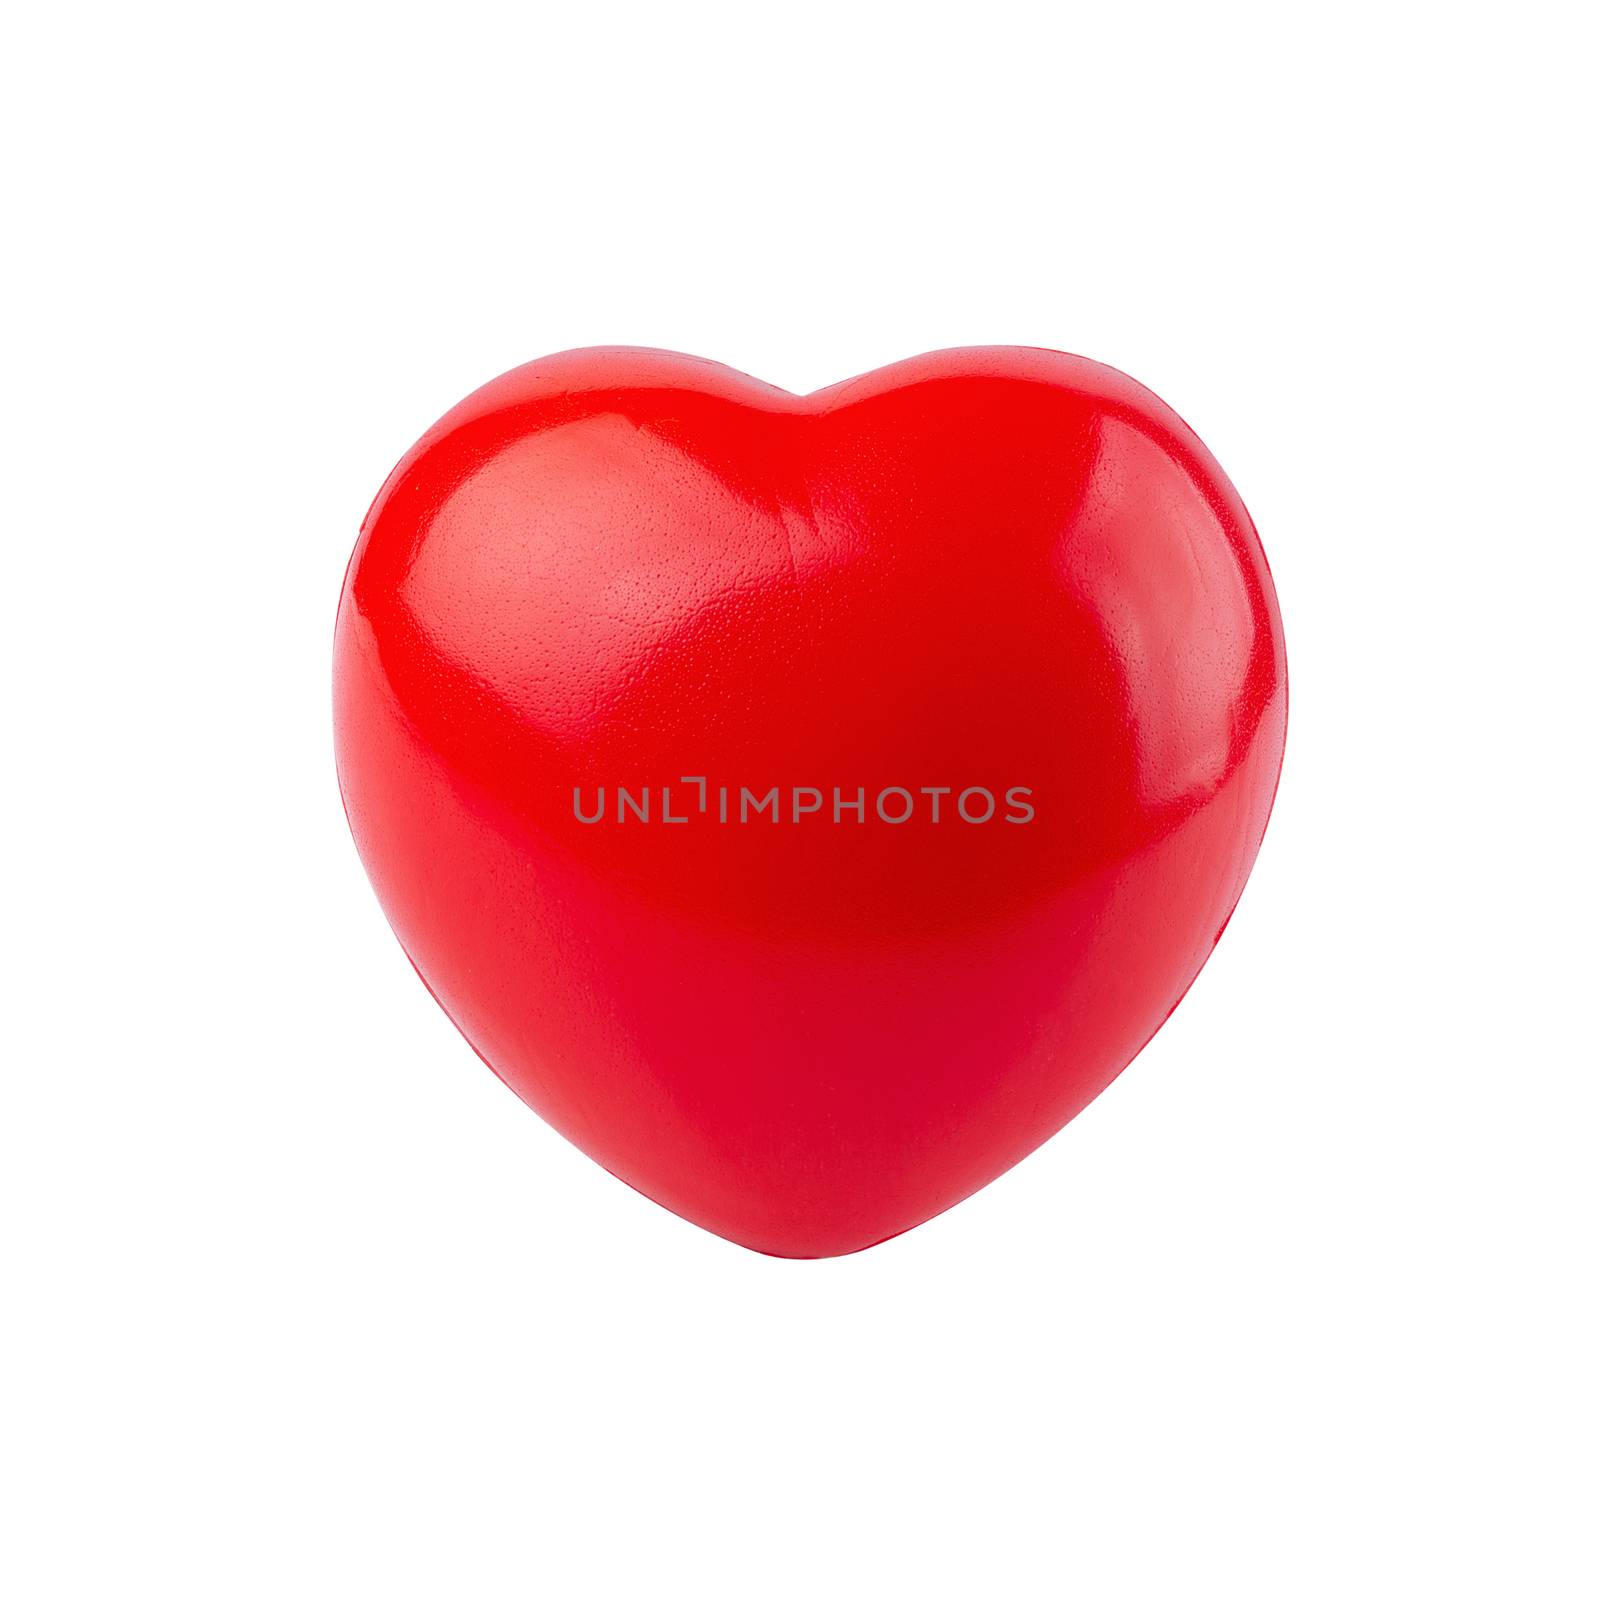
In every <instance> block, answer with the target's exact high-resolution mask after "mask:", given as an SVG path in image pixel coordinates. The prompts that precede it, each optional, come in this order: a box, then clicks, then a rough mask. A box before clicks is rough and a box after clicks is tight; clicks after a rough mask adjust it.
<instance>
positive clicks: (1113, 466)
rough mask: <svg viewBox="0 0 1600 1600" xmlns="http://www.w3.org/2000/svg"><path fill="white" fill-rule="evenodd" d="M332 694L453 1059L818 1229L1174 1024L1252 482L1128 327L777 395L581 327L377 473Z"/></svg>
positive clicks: (1265, 603)
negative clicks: (1092, 355)
mask: <svg viewBox="0 0 1600 1600" xmlns="http://www.w3.org/2000/svg"><path fill="white" fill-rule="evenodd" d="M334 701H335V723H336V737H337V752H338V767H339V781H340V786H341V789H342V791H343V794H344V800H345V807H346V811H347V814H348V816H349V819H350V826H351V830H352V832H353V833H354V835H355V840H356V844H357V846H358V848H359V849H360V852H361V856H362V860H363V861H364V862H365V864H366V867H367V871H368V873H369V874H370V876H371V879H372V882H373V885H374V887H375V888H376V890H377V892H378V896H379V898H380V900H381V901H382V903H383V906H384V909H385V911H386V912H387V914H388V916H389V920H390V922H391V924H392V925H393V927H394V929H395V932H396V933H397V934H398V935H399V938H400V941H401V943H402V944H403V945H404V947H405V949H406V952H407V954H408V955H409V956H410V957H411V959H412V961H413V963H414V964H415V966H416V968H417V970H418V972H419V973H420V974H421V976H422V978H423V980H424V981H425V982H426V984H427V985H428V987H429V989H430V990H431V991H432V992H433V994H434V995H435V997H436V998H437V999H438V1001H439V1003H440V1004H441V1005H442V1006H443V1007H444V1008H445V1010H446V1011H447V1012H448V1013H449V1015H450V1016H451V1018H452V1019H453V1020H454V1021H455V1022H456V1024H457V1026H458V1027H459V1028H460V1029H461V1031H462V1032H463V1033H464V1034H465V1035H466V1037H467V1038H468V1039H469V1040H470V1041H471V1043H472V1044H473V1046H474V1047H475V1048H476V1049H477V1051H478V1052H479V1054H480V1055H482V1057H483V1058H484V1060H486V1061H487V1062H488V1063H489V1065H490V1066H491V1067H492V1068H493V1069H494V1071H495V1072H496V1073H498V1074H499V1076H500V1077H501V1078H502V1079H504V1081H505V1082H506V1083H507V1084H509V1085H510V1086H511V1087H512V1088H513V1089H514V1090H515V1091H516V1092H517V1093H518V1094H519V1095H520V1096H522V1098H523V1099H524V1100H526V1101H527V1102H528V1104H529V1105H531V1106H532V1107H533V1108H534V1109H535V1110H536V1111H538V1112H539V1113H540V1115H541V1116H543V1117H545V1118H546V1119H547V1120H548V1121H549V1122H551V1123H552V1124H553V1125H554V1126H555V1127H556V1128H558V1129H559V1130H560V1131H561V1132H562V1133H563V1134H565V1135H566V1136H567V1138H569V1139H570V1140H572V1141H573V1143H575V1144H577V1145H578V1146H579V1147H580V1148H582V1149H583V1150H585V1151H587V1152H588V1153H589V1154H590V1155H591V1156H592V1157H593V1158H594V1159H595V1160H596V1161H598V1162H600V1163H601V1164H602V1165H603V1166H605V1167H606V1168H608V1169H609V1170H610V1171H611V1172H613V1173H615V1174H616V1175H617V1176H618V1177H620V1178H622V1179H624V1180H625V1181H626V1182H628V1183H630V1184H632V1185H633V1186H634V1187H635V1188H637V1189H639V1190H641V1191H642V1192H644V1193H645V1194H647V1195H649V1196H651V1197H652V1198H654V1199H655V1200H658V1201H659V1202H660V1203H661V1204H662V1205H664V1206H668V1207H670V1208H671V1209H672V1210H673V1211H676V1212H678V1213H679V1214H680V1215H682V1216H684V1217H687V1218H689V1219H690V1220H692V1221H694V1222H697V1223H699V1224H700V1225H701V1226H703V1227H705V1228H709V1229H711V1230H713V1231H714V1232H716V1233H719V1234H722V1235H724V1236H726V1237H727V1238H729V1239H733V1240H737V1241H738V1242H739V1243H741V1244H745V1245H748V1246H750V1247H752V1248H753V1249H757V1250H762V1251H768V1252H771V1253H773V1254H777V1255H789V1256H821V1255H834V1254H839V1253H843V1252H846V1251H851V1250H858V1249H861V1248H863V1247H865V1246H867V1245H871V1244H874V1243H876V1242H878V1241H879V1240H882V1239H885V1238H888V1237H890V1236H892V1235H893V1234H896V1233H899V1232H901V1231H902V1230H904V1229H906V1228H910V1227H913V1226H915V1225H916V1224H917V1223H919V1222H922V1221H924V1220H926V1219H927V1218H928V1217H931V1216H933V1215H934V1214H935V1213H937V1212H939V1211H941V1210H943V1209H944V1208H945V1207H947V1206H950V1205H953V1204H955V1203H956V1202H957V1201H959V1200H961V1199H962V1198H964V1197H965V1196H966V1195H969V1194H971V1193H972V1192H973V1191H974V1190H975V1189H977V1188H979V1187H980V1186H981V1185H983V1184H985V1183H988V1182H989V1181H990V1180H991V1179H992V1178H994V1177H996V1176H997V1175H998V1174H1000V1173H1001V1172H1004V1171H1005V1170H1006V1168H1007V1167H1009V1166H1011V1165H1012V1164H1013V1163H1014V1162H1016V1161H1018V1160H1020V1159H1021V1158H1022V1157H1023V1156H1025V1155H1027V1154H1028V1152H1029V1151H1030V1150H1032V1149H1034V1148H1035V1147H1036V1146H1037V1145H1038V1144H1040V1143H1041V1142H1042V1141H1043V1140H1045V1139H1048V1138H1049V1137H1050V1135H1051V1134H1053V1133H1054V1132H1056V1130H1057V1129H1059V1128H1060V1127H1061V1126H1062V1125H1063V1124H1064V1123H1065V1122H1067V1121H1068V1120H1069V1119H1070V1118H1071V1117H1072V1116H1074V1115H1075V1114H1076V1113H1077V1112H1078V1111H1079V1110H1081V1109H1082V1107H1083V1106H1085V1105H1086V1104H1087V1103H1088V1102H1089V1101H1090V1100H1092V1099H1093V1098H1094V1097H1095V1096H1096V1095H1097V1094H1099V1093H1100V1091H1101V1090H1102V1089H1104V1088H1105V1086H1106V1085H1107V1084H1108V1083H1110V1081H1111V1080H1112V1079H1113V1078H1114V1077H1115V1076H1116V1075H1117V1073H1118V1072H1120V1071H1121V1069H1122V1068H1123V1067H1124V1066H1125V1065H1126V1064H1127V1062H1128V1061H1129V1060H1130V1059H1131V1058H1132V1057H1133V1056H1134V1055H1135V1053H1136V1052H1137V1051H1138V1050H1139V1049H1140V1048H1141V1047H1142V1046H1143V1045H1144V1044H1145V1042H1146V1041H1147V1040H1148V1039H1149V1038H1150V1036H1151V1035H1152V1034H1153V1033H1154V1032H1155V1031H1156V1029H1157V1028H1159V1027H1160V1025H1161V1023H1162V1022H1163V1021H1164V1020H1165V1019H1166V1017H1167V1016H1168V1015H1169V1014H1170V1013H1171V1011H1172V1009H1173V1007H1174V1006H1176V1005H1177V1003H1178V1001H1179V999H1180V998H1181V997H1182V995H1183V993H1184V991H1185V990H1186V989H1187V988H1188V986H1189V984H1190V983H1191V982H1192V981H1193V979H1194V977H1195V975H1196V973H1197V972H1198V971H1199V970H1200V967H1201V965H1202V964H1203V963H1204V961H1205V959H1206V957H1207V956H1208V955H1209V954H1210V952H1211V949H1212V947H1213V946H1214V944H1215V943H1216V941H1217V939H1218V938H1219V937H1220V935H1221V932H1222V929H1223V927H1224V925H1225V924H1226V922H1227V920H1228V917H1229V915H1230V913H1231V912H1232V910H1233V907H1234V904H1235V902H1236V901H1237V899H1238V897H1239V893H1240V891H1241V889H1242V888H1243V886H1244V882H1245V877H1246V875H1247V874H1248V872H1249V870H1250V866H1251V863H1252V862H1253V860H1254V858H1255V854H1256V850H1257V848H1258V846H1259V844H1260V841H1261V836H1262V832H1263V830H1264V828H1265V827H1266V822H1267V814H1268V811H1269V809H1270V806H1271V802H1272V795H1273V790H1274V787H1275V785H1276V781H1277V775H1278V769H1279V763H1280V760H1281V756H1282V750H1283V738H1284V721H1285V709H1286V682H1285V670H1284V648H1283V636H1282V630H1281V627H1280V624H1279V619H1278V611H1277V604H1276V600H1275V598H1274V594H1273V589H1272V582H1271V579H1270V577H1269V575H1268V572H1267V566H1266V562H1265V560H1264V558H1263V556H1262V552H1261V547H1260V545H1259V543H1258V541H1257V539H1256V535H1255V532H1254V530H1253V528H1252V526H1251V523H1250V520H1249V517H1248V516H1247V514H1246V512H1245V510H1244V507H1243V505H1242V504H1241V503H1240V501H1239V498H1238V496H1237V495H1236V494H1235V492H1234V490H1233V488H1232V486H1231V485H1230V484H1229V483H1228V481H1227V479H1226V478H1225V477H1224V476H1223V474H1222V472H1221V470H1220V469H1219V468H1218V466H1217V464H1216V463H1215V462H1214V461H1213V460H1212V459H1211V457H1210V455H1209V454H1208V453H1207V451H1206V450H1205V448H1204V446H1203V445H1201V443H1200V442H1199V440H1198V439H1196V438H1195V436H1194V434H1193V433H1191V432H1190V430H1189V429H1188V428H1187V427H1186V426H1185V425H1184V424H1183V423H1182V422H1181V421H1180V420H1179V419H1178V418H1177V417H1176V416H1175V415H1174V414H1173V413H1172V412H1171V411H1170V410H1169V409H1168V408H1167V407H1166V406H1165V405H1163V404H1162V403H1161V402H1160V401H1159V400H1157V399H1156V398H1155V397H1154V396H1153V395H1151V394H1150V393H1149V392H1148V391H1147V390H1145V389H1143V388H1141V387H1140V386H1139V385H1138V384H1136V383H1134V382H1133V381H1132V380H1131V379H1129V378H1126V377H1124V376H1122V375H1121V374H1119V373H1117V372H1114V371H1112V370H1110V369H1109V368H1106V367H1102V366H1098V365H1096V364H1094V363H1093V362H1089V361H1084V360H1081V359H1079V358H1077V357H1073V356H1067V355H1059V354H1055V353H1052V352H1047V351H1039V350H1019V349H976V350H956V351H946V352H943V353H939V354H935V355H929V356H923V357H920V358H918V359H916V360H912V361H907V362H904V363H901V364H900V365H897V366H894V367H889V368H885V369H884V370H882V371H880V372H875V373H871V374H869V375H868V376H866V377H862V378H857V379H855V380H854V381H853V382H849V383H844V384H841V385H839V386H837V387H835V388H832V389H827V390H823V391H821V392H820V393H818V394H815V395H812V396H809V397H806V398H799V397H796V396H793V395H790V394H787V393H785V392H783V391H781V390H778V389H774V388H770V387H768V386H766V385H764V384H761V383H758V382H756V381H755V380H753V379H750V378H747V377H743V376H741V375H740V374H738V373H735V372H732V371H730V370H728V369H727V368H724V367H720V366H716V365H714V364H712V363H710V362H705V361H699V360H694V359H691V358H689V357H686V356H679V355H670V354H666V353H662V352H656V351H642V350H625V349H606V350H583V351H575V352H571V353H569V354H565V355H559V356H553V357H550V358H548V359H546V360H543V361H537V362H534V363H532V364H531V365H529V366H525V367H521V368H519V369H517V370H516V371H514V372H511V373H508V374H507V375H506V376H504V377H502V378H499V379H497V380H496V381H495V382H493V383H491V384H489V385H488V386H487V387H485V388H483V389H481V390H479V391H478V392H477V393H476V394H475V395H473V396H471V397H470V398H469V399H468V400H466V401H464V402H463V403H462V404H461V405H459V406H457V407H456V409H455V410H454V411H452V412H450V413H449V415H448V416H446V417H445V418H444V419H443V420H442V421H441V422H439V423H438V424H437V425H436V426H435V427H434V428H433V429H431V430H430V431H429V432H428V434H427V435H426V436H425V437H424V438H423V439H422V440H421V441H420V442H419V443H418V444H417V445H416V447H415V448H414V449H413V450H412V451H411V452H410V454H408V455H407V456H406V457H405V459H404V460H403V461H402V462H401V463H400V465H399V466H398V467H397V468H396V469H395V470H394V472H393V473H392V474H391V475H390V477H389V480H388V482H387V483H386V484H385V485H384V487H383V490H382V492H381V493H380V494H379V496H378V498H377V501H376V502H375V503H374V505H373V507H372V510H371V511H370V513H369V514H368V517H367V520H366V523H365V525H364V527H363V529H362V533H361V538H360V541H359V543H358V545H357V547H356V552H355V556H354V558H353V559H352V561H351V564H350V569H349V573H348V576H347V578H346V582H345V589H344V595H343V599H342V602H341V604H340V608H339V618H338V626H337V638H336V646H335V670H334ZM690 778H698V779H701V780H703V782H702V783H691V782H687V781H686V780H688V779H690ZM774 786H777V787H778V788H779V790H780V795H779V803H780V804H781V806H782V812H781V815H779V816H778V817H777V819H776V820H774V819H773V817H772V816H770V815H769V814H768V813H767V812H766V811H760V812H756V813H754V814H748V812H749V807H750V804H751V801H748V800H747V801H746V802H745V809H746V812H747V816H746V819H745V820H742V821H741V820H740V800H741V795H740V791H741V790H742V789H748V790H749V791H750V795H751V799H752V800H754V799H765V797H766V796H767V792H768V791H769V790H770V789H771V788H772V787H774ZM724 787H727V788H728V789H729V790H730V794H731V800H732V804H731V806H730V810H729V820H728V821H726V822H723V821H722V820H720V810H721V801H720V796H719V790H721V789H722V788H724ZM619 788H621V789H626V790H628V791H629V793H630V796H631V798H632V801H633V804H632V805H625V804H623V803H622V802H621V801H620V799H619V797H618V789H619ZM836 788H837V789H838V790H839V791H840V794H839V797H838V798H839V799H840V800H841V801H842V802H844V805H843V808H842V809H838V810H836V809H835V796H834V793H833V791H834V790H835V789H836ZM646 789H648V791H649V797H648V802H647V803H648V807H649V816H648V820H645V819H644V818H643V816H641V814H640V812H641V810H642V806H641V804H640V802H641V799H642V798H643V796H642V791H644V790H646ZM663 789H665V790H666V791H667V793H666V796H665V799H663V795H662V791H663ZM1023 789H1025V790H1027V791H1029V792H1028V793H1027V794H1026V795H1015V794H1011V793H1010V792H1011V791H1016V790H1023ZM602 790H603V791H605V797H606V798H605V814H604V816H603V817H602V818H601V820H599V821H585V820H582V818H583V817H587V816H593V815H594V813H595V811H596V808H597V806H598V805H599V804H600V792H601V791H602ZM796 790H798V791H799V794H798V796H796V793H795V791H796ZM927 790H945V791H948V792H945V793H934V794H929V793H926V792H925V791H927ZM982 790H987V791H988V793H989V794H990V795H991V796H992V797H993V804H994V813H993V815H992V816H991V817H990V818H989V820H987V821H977V820H973V821H968V820H965V818H966V817H967V816H973V817H976V816H978V815H980V814H982V813H983V812H984V810H985V801H984V799H983V797H982V795H981V793H979V792H978V791H982ZM858 791H862V793H861V794H860V796H859V798H861V799H862V801H863V804H862V807H861V813H860V815H859V816H858V814H857V811H856V809H855V807H854V805H853V804H852V802H854V801H855V800H856V799H857V798H858ZM886 791H888V792H887V793H886ZM897 791H905V798H904V799H902V798H901V796H900V793H899V792H897ZM966 791H973V792H972V793H970V794H967V796H966V801H965V805H964V807H961V805H960V802H961V797H962V795H963V794H964V793H965V792H966ZM813 795H815V796H816V797H817V799H816V802H815V803H814V802H813V798H812V796H813ZM880 795H883V796H884V801H883V806H884V809H883V812H882V813H880V811H879V804H878V800H879V796H880ZM1008 795H1009V796H1010V797H1009V798H1008ZM702 796H703V798H704V807H705V808H704V809H703V810H702V809H701V800H702ZM908 801H909V802H910V811H911V814H910V816H909V817H908V818H907V820H904V821H895V820H892V819H894V818H895V817H897V816H898V815H899V814H900V813H901V812H903V811H905V810H906V809H907V802H908ZM936 803H937V806H938V817H937V820H935V815H934V808H935V804H936ZM797 807H798V816H796V815H795V813H796V809H797ZM1024 811H1029V812H1031V815H1028V816H1024V815H1023V812H1024ZM663 812H665V815H664V814H663ZM619 813H620V815H619ZM886 818H887V819H889V820H886ZM679 819H681V820H679Z"/></svg>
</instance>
